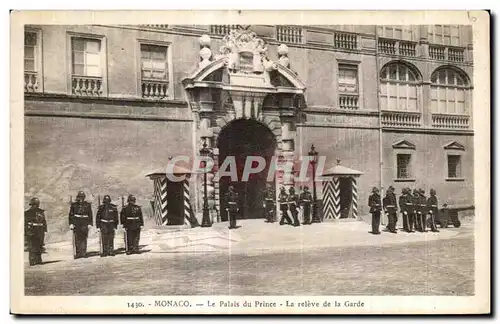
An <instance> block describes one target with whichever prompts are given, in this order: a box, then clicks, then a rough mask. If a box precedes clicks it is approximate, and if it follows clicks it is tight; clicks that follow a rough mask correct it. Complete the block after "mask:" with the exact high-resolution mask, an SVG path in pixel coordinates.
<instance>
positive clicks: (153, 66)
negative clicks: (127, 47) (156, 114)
mask: <svg viewBox="0 0 500 324" xmlns="http://www.w3.org/2000/svg"><path fill="white" fill-rule="evenodd" d="M144 42H145V43H141V42H139V44H138V49H139V51H140V54H139V55H138V57H139V60H140V61H139V62H138V66H139V67H140V71H139V75H140V80H139V85H140V88H139V89H138V90H139V93H140V94H141V97H142V98H146V99H152V100H158V99H167V98H168V97H171V96H173V91H172V90H173V87H171V86H170V85H171V84H173V82H172V80H171V78H172V73H171V72H170V71H172V67H171V66H170V63H171V57H170V52H169V44H166V43H159V44H156V43H146V42H149V41H147V40H144Z"/></svg>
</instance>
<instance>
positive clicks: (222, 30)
mask: <svg viewBox="0 0 500 324" xmlns="http://www.w3.org/2000/svg"><path fill="white" fill-rule="evenodd" d="M232 29H238V25H210V33H211V34H214V35H221V36H226V35H229V32H230V31H231V30H232Z"/></svg>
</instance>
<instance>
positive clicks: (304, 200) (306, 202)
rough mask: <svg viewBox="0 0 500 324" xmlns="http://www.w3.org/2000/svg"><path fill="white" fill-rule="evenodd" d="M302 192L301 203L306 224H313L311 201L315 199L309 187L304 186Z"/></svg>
mask: <svg viewBox="0 0 500 324" xmlns="http://www.w3.org/2000/svg"><path fill="white" fill-rule="evenodd" d="M302 190H303V191H302V193H301V194H300V204H301V205H302V208H303V211H304V213H303V214H304V220H303V224H304V225H311V202H312V200H313V198H312V196H311V193H310V192H309V188H308V187H307V186H304V188H303V189H302Z"/></svg>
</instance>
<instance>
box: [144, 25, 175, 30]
mask: <svg viewBox="0 0 500 324" xmlns="http://www.w3.org/2000/svg"><path fill="white" fill-rule="evenodd" d="M139 26H142V27H147V28H156V29H168V28H169V26H170V25H139Z"/></svg>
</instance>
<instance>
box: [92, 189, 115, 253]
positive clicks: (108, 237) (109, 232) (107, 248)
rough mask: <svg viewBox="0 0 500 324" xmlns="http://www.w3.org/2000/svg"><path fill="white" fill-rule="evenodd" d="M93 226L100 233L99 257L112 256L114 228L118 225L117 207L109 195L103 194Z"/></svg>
mask: <svg viewBox="0 0 500 324" xmlns="http://www.w3.org/2000/svg"><path fill="white" fill-rule="evenodd" d="M95 226H96V227H97V230H98V231H100V232H101V233H100V235H101V244H102V248H101V251H102V253H101V257H105V256H108V255H109V256H114V255H115V249H114V240H115V230H116V228H117V227H118V208H117V207H116V205H115V204H112V203H111V197H110V196H109V195H105V196H104V198H103V199H102V205H101V206H99V208H98V209H97V214H96V219H95Z"/></svg>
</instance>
